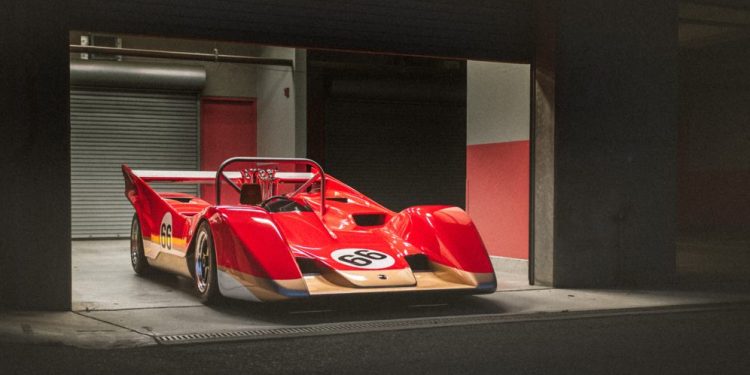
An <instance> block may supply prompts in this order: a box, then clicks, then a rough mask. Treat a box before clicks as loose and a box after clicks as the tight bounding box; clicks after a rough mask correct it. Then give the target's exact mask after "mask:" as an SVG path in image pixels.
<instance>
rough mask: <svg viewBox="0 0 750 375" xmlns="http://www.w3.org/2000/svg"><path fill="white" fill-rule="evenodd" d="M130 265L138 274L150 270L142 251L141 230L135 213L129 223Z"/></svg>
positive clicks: (146, 272) (147, 272)
mask: <svg viewBox="0 0 750 375" xmlns="http://www.w3.org/2000/svg"><path fill="white" fill-rule="evenodd" d="M130 265H131V266H133V271H135V273H137V274H138V275H147V274H149V273H151V271H152V268H151V266H150V265H149V264H148V261H147V260H146V254H145V253H144V252H143V232H142V231H141V223H140V221H138V215H137V214H135V215H133V222H132V224H131V225H130Z"/></svg>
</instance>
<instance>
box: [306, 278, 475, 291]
mask: <svg viewBox="0 0 750 375" xmlns="http://www.w3.org/2000/svg"><path fill="white" fill-rule="evenodd" d="M414 278H415V279H416V281H417V282H416V285H414V286H399V287H382V288H378V287H375V288H348V287H342V286H341V285H337V284H334V283H332V282H330V281H329V280H327V279H326V278H325V277H323V276H320V275H308V276H305V283H307V290H308V291H309V292H310V295H311V296H312V295H330V294H354V293H385V292H416V291H428V290H436V291H437V290H461V289H464V290H471V289H475V287H474V286H471V285H466V284H458V283H453V282H450V281H446V280H443V279H441V278H439V277H438V276H437V275H436V274H435V273H432V272H415V273H414Z"/></svg>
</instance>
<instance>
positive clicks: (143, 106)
mask: <svg viewBox="0 0 750 375" xmlns="http://www.w3.org/2000/svg"><path fill="white" fill-rule="evenodd" d="M70 122H71V135H70V139H71V145H70V147H71V160H72V166H71V190H72V192H71V198H72V207H71V208H72V236H73V238H111V237H127V236H128V235H129V233H130V220H131V219H132V216H133V208H132V207H131V206H130V203H129V202H128V201H127V199H125V196H124V193H123V189H124V187H123V178H122V172H121V169H120V165H121V164H128V165H129V166H131V167H132V168H134V169H139V168H142V169H171V170H197V169H198V158H199V156H198V100H197V97H196V96H195V95H194V94H163V93H150V92H117V91H100V90H95V91H93V90H79V89H74V90H72V91H71V93H70ZM153 186H154V187H155V188H156V189H157V190H160V189H165V188H166V187H167V185H159V184H154V185H153ZM166 190H169V191H182V192H185V193H190V194H197V192H198V189H197V187H196V186H194V185H169V186H168V189H166Z"/></svg>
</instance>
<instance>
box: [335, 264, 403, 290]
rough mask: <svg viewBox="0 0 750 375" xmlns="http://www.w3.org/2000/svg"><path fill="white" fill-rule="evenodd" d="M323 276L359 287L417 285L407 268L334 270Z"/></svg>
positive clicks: (342, 283)
mask: <svg viewBox="0 0 750 375" xmlns="http://www.w3.org/2000/svg"><path fill="white" fill-rule="evenodd" d="M325 278H326V279H329V281H331V282H333V283H335V284H339V285H341V286H349V287H359V288H372V287H394V286H415V285H417V279H416V278H414V274H413V273H412V272H411V269H409V268H403V269H395V270H378V271H365V270H363V271H351V270H347V271H343V270H334V272H332V273H327V274H325Z"/></svg>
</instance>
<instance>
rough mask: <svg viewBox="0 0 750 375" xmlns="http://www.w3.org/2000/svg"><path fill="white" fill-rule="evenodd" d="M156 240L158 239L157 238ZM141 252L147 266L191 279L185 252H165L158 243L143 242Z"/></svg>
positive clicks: (173, 250) (174, 250)
mask: <svg viewBox="0 0 750 375" xmlns="http://www.w3.org/2000/svg"><path fill="white" fill-rule="evenodd" d="M157 239H158V237H157ZM143 251H144V254H145V255H146V260H147V261H148V264H149V265H151V266H154V267H156V268H159V269H162V270H164V271H168V272H172V273H176V274H179V275H182V276H186V277H193V276H192V274H191V273H190V267H188V262H187V258H185V251H180V250H176V249H174V248H173V249H172V250H167V249H165V248H162V247H161V244H159V243H158V242H153V241H149V240H144V241H143Z"/></svg>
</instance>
